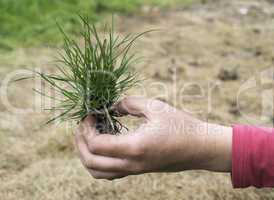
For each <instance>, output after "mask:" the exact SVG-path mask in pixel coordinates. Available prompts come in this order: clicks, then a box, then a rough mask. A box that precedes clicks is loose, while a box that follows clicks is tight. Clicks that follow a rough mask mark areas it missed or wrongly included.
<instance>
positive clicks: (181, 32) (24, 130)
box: [0, 0, 274, 200]
mask: <svg viewBox="0 0 274 200" xmlns="http://www.w3.org/2000/svg"><path fill="white" fill-rule="evenodd" d="M270 2H271V1H262V0H254V1H247V0H246V1H244V0H240V1H238V0H232V1H220V2H218V3H208V4H205V5H193V6H192V7H190V8H187V9H180V8H178V9H175V10H169V11H161V10H159V9H151V10H150V11H149V12H148V11H147V10H148V9H144V10H143V13H140V16H138V17H137V16H133V17H121V18H119V20H118V21H119V25H118V28H119V32H120V33H121V34H126V33H128V32H133V33H135V32H136V33H137V32H142V31H144V30H147V29H151V28H159V29H161V30H160V31H157V32H153V33H150V34H149V35H146V36H145V37H144V38H143V39H141V40H140V42H138V44H137V46H136V47H137V50H138V52H139V53H140V55H143V56H144V57H145V61H144V62H143V63H141V64H139V65H138V66H137V67H136V69H137V70H139V71H140V74H141V75H142V76H144V77H145V78H146V81H145V82H144V85H145V86H146V90H145V95H146V96H149V97H155V98H159V99H162V100H164V101H167V102H169V103H171V104H173V105H175V106H176V107H178V108H181V109H184V110H186V111H192V112H193V115H196V116H197V117H199V118H201V119H203V120H208V121H211V122H218V123H222V124H227V125H231V124H234V123H250V124H259V125H264V126H271V125H272V123H273V116H270V115H269V116H268V114H267V113H266V114H264V115H263V116H262V118H261V117H260V116H261V111H262V106H261V98H260V97H261V90H262V89H268V90H269V88H270V89H271V88H272V89H273V81H274V79H273V74H267V75H264V76H263V79H264V81H263V82H264V83H265V82H266V83H267V84H266V86H264V85H263V84H262V85H261V86H260V87H259V86H258V87H254V88H251V89H249V90H248V92H245V93H243V94H242V95H241V98H240V102H239V104H240V105H239V107H237V106H236V103H235V102H236V97H237V92H238V90H239V88H240V86H242V85H243V83H245V81H246V80H248V79H250V78H254V79H255V80H259V79H260V78H261V75H262V73H261V72H264V70H269V69H271V66H273V62H274V54H273V50H274V49H273V47H274V29H273V27H274V4H272V3H270ZM55 53H56V50H55V49H46V48H44V49H28V50H17V51H15V52H14V53H12V54H10V55H4V56H2V57H3V58H2V57H1V63H0V77H1V82H0V85H1V86H3V83H4V80H5V77H6V75H7V74H8V73H10V72H13V71H14V70H16V69H22V68H35V67H41V68H43V69H48V70H52V69H54V65H53V64H52V63H51V61H52V60H53V59H54V57H53V55H55ZM234 69H235V70H234ZM155 81H157V82H160V83H164V85H165V87H166V93H165V92H163V91H165V90H163V88H159V87H158V86H157V87H156V85H154V84H153V83H155ZM175 83H176V84H175ZM197 84H198V85H199V86H198V85H197ZM175 85H176V86H177V89H174V87H175ZM31 87H32V84H31V83H29V82H26V83H22V84H18V85H13V86H12V87H11V89H10V91H9V93H10V94H9V98H10V100H11V102H12V103H13V105H16V106H18V107H24V106H26V105H33V102H34V101H33V94H32V91H31ZM182 88H184V90H182ZM201 90H203V91H204V94H203V95H201ZM180 92H183V93H184V94H187V95H192V96H191V97H190V98H187V97H185V96H184V97H185V98H181V96H180ZM130 94H144V90H143V89H142V88H141V87H138V88H137V89H136V90H134V91H130ZM195 94H196V95H197V96H198V98H193V95H195ZM209 103H210V106H209V107H208V105H209ZM270 109H273V108H271V107H270ZM198 111H199V112H198ZM200 111H201V112H200ZM247 116H252V117H251V118H252V119H250V118H248V117H247ZM46 117H47V114H41V113H39V112H37V111H36V112H30V113H28V114H17V115H15V114H14V113H12V112H11V111H9V110H7V108H6V105H5V103H4V102H3V101H2V100H1V101H0V152H1V154H0V199H3V200H17V199H20V200H21V199H22V200H32V199H39V200H43V199H45V200H46V199H47V200H51V199H58V200H66V199H69V200H71V199H73V200H80V199H81V200H85V199H98V200H101V199H130V200H133V199H157V200H160V199H216V200H217V199H242V200H246V199H254V200H257V199H272V198H274V191H273V190H272V189H263V190H257V189H254V188H249V189H245V190H233V189H232V185H231V181H230V175H229V174H227V175H224V174H216V173H209V172H202V171H199V172H182V173H176V174H146V175H142V176H133V177H128V178H125V179H122V180H117V181H114V182H108V181H97V180H94V179H92V178H91V177H90V176H89V175H88V174H87V172H86V171H85V169H84V168H83V167H82V166H81V164H80V161H79V160H78V158H77V157H76V154H75V152H74V148H73V141H72V140H73V135H72V132H73V129H72V128H71V125H67V126H65V125H64V126H58V127H55V126H52V127H44V128H40V127H39V123H40V122H43V120H44V119H45V118H46ZM262 119H263V121H262ZM127 121H128V123H129V124H130V127H132V126H135V125H136V123H137V122H136V121H131V120H127Z"/></svg>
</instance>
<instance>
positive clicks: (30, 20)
mask: <svg viewBox="0 0 274 200" xmlns="http://www.w3.org/2000/svg"><path fill="white" fill-rule="evenodd" d="M192 1H193V0H60V1H59V0H0V13H1V14H0V24H1V25H0V49H6V50H9V49H13V48H14V47H16V46H18V45H20V46H22V45H23V46H31V45H41V44H47V45H51V44H56V42H59V41H61V37H62V35H61V34H60V33H59V31H58V29H57V28H56V21H57V22H58V23H60V24H62V26H63V27H64V30H65V31H66V32H67V33H68V34H70V35H77V34H79V31H78V28H79V22H78V21H79V20H78V17H77V14H81V15H88V16H89V19H90V20H91V22H95V21H97V20H98V19H100V18H101V17H102V16H103V15H104V14H107V13H113V12H119V13H130V12H134V11H135V10H136V9H138V8H139V7H140V6H141V5H144V4H153V5H159V6H162V7H163V6H173V5H177V4H187V3H191V2H192Z"/></svg>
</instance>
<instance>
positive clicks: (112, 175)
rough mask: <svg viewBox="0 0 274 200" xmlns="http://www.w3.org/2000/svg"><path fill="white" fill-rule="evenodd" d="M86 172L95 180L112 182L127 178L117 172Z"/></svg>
mask: <svg viewBox="0 0 274 200" xmlns="http://www.w3.org/2000/svg"><path fill="white" fill-rule="evenodd" d="M88 171H89V173H90V174H91V176H92V177H93V178H96V179H107V180H114V179H119V178H123V177H125V176H127V175H125V174H124V173H119V172H102V171H97V170H88Z"/></svg>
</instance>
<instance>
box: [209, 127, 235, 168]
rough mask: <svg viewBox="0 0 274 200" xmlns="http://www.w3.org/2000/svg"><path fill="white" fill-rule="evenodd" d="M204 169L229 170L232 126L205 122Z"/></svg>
mask: <svg viewBox="0 0 274 200" xmlns="http://www.w3.org/2000/svg"><path fill="white" fill-rule="evenodd" d="M206 134H207V144H206V149H207V154H208V162H207V166H206V170H211V171H217V172H230V171H231V154H232V153H231V152H232V128H231V127H227V126H221V125H217V124H209V123H208V124H207V128H206Z"/></svg>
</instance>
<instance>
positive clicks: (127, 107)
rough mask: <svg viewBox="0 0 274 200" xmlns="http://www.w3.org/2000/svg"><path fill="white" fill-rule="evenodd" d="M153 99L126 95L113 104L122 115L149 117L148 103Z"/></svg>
mask: <svg viewBox="0 0 274 200" xmlns="http://www.w3.org/2000/svg"><path fill="white" fill-rule="evenodd" d="M152 101H153V100H149V99H146V98H143V97H134V96H130V97H126V98H124V99H122V100H121V101H120V102H118V104H117V105H116V106H115V108H116V109H117V111H118V112H119V113H121V114H123V115H132V116H136V117H145V118H148V119H150V118H151V113H150V110H149V108H150V105H151V103H152Z"/></svg>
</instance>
